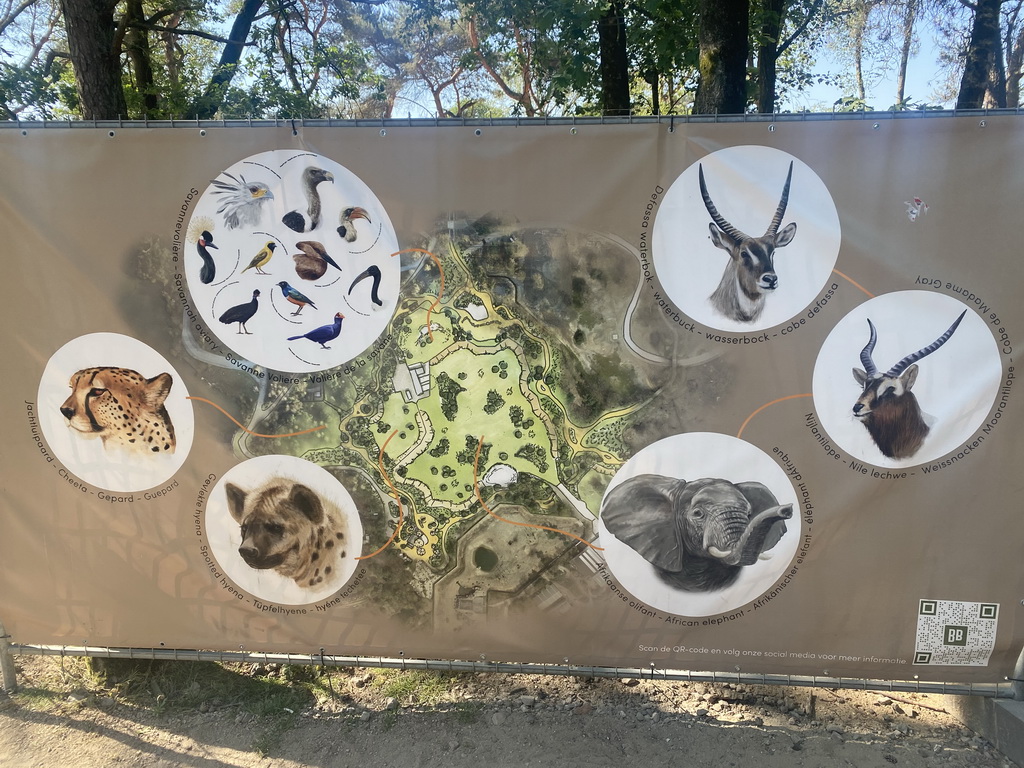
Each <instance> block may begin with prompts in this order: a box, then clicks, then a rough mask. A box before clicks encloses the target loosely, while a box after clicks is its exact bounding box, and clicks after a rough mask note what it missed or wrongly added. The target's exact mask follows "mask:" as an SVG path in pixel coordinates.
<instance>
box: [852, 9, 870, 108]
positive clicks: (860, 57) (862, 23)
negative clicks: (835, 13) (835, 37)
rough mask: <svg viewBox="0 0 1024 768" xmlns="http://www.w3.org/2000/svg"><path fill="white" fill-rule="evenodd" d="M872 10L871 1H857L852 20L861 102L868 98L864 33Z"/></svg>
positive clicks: (855, 69) (856, 72)
mask: <svg viewBox="0 0 1024 768" xmlns="http://www.w3.org/2000/svg"><path fill="white" fill-rule="evenodd" d="M870 12H871V4H870V3H867V2H860V3H857V6H856V8H855V10H854V12H853V13H854V15H853V19H852V21H851V25H852V32H853V71H854V77H855V78H856V81H857V98H858V99H860V101H861V102H863V101H864V100H865V99H866V98H867V89H866V88H865V87H864V33H865V31H866V30H867V26H868V14H869V13H870Z"/></svg>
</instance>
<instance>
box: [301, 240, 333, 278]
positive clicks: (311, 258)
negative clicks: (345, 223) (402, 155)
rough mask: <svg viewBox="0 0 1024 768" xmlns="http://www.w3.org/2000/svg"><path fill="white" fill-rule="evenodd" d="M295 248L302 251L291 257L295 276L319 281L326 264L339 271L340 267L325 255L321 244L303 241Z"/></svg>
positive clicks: (325, 250) (325, 269)
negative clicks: (293, 262)
mask: <svg viewBox="0 0 1024 768" xmlns="http://www.w3.org/2000/svg"><path fill="white" fill-rule="evenodd" d="M295 247H296V248H298V249H299V250H300V251H302V253H296V254H294V255H293V256H292V259H294V260H295V274H297V275H298V276H299V277H301V278H302V279H303V280H319V279H320V278H321V277H323V276H324V272H326V271H327V265H328V264H330V265H331V266H332V267H334V268H335V269H337V270H338V271H341V267H339V266H338V264H337V262H336V261H335V260H334V259H332V258H331V255H330V254H329V253H327V249H326V248H324V244H323V243H318V242H316V241H315V240H303V241H302V242H301V243H296V244H295Z"/></svg>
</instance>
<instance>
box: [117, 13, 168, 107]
mask: <svg viewBox="0 0 1024 768" xmlns="http://www.w3.org/2000/svg"><path fill="white" fill-rule="evenodd" d="M124 15H125V19H124V21H125V24H126V25H127V27H128V29H127V31H126V32H125V36H124V41H125V53H127V54H128V60H129V61H131V64H132V72H133V73H134V74H135V89H136V90H137V91H138V92H139V93H140V94H141V95H142V110H143V114H145V115H152V116H155V115H156V113H157V109H158V108H159V106H160V100H159V97H158V96H157V92H156V83H155V82H154V78H153V62H152V59H151V58H150V56H151V51H150V46H149V33H148V32H147V31H146V30H145V29H144V28H143V27H142V26H141V25H142V24H144V23H145V21H146V14H145V12H144V11H143V9H142V0H129V2H128V3H127V5H126V7H125V12H124Z"/></svg>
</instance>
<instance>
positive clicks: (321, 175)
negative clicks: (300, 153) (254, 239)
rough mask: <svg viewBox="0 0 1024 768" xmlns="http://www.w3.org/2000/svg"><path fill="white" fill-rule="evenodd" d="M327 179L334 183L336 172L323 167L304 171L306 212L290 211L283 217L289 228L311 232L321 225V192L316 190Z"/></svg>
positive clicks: (303, 187)
mask: <svg viewBox="0 0 1024 768" xmlns="http://www.w3.org/2000/svg"><path fill="white" fill-rule="evenodd" d="M325 181H330V182H332V183H333V181H334V174H332V173H331V172H330V171H325V170H324V169H323V168H313V167H309V168H307V169H306V170H304V171H303V172H302V190H303V192H305V194H306V213H302V211H289V212H288V213H286V214H285V215H284V217H283V218H282V219H281V222H282V223H283V224H284V225H285V226H286V227H288V229H291V230H294V231H295V232H309V231H311V230H314V229H316V228H317V227H318V226H319V225H320V193H319V192H317V191H316V187H317V185H318V184H321V183H323V182H325Z"/></svg>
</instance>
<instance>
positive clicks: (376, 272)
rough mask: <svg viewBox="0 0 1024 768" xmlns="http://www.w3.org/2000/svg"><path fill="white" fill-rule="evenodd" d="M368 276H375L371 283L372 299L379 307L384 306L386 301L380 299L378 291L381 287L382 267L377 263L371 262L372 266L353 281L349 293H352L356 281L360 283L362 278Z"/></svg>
mask: <svg viewBox="0 0 1024 768" xmlns="http://www.w3.org/2000/svg"><path fill="white" fill-rule="evenodd" d="M368 277H372V278H373V282H372V283H371V284H370V300H371V301H372V302H373V303H374V304H376V305H377V306H378V307H383V306H384V302H383V301H381V300H380V295H379V294H378V293H377V290H378V289H379V288H380V278H381V274H380V267H378V266H377V265H376V264H371V265H370V266H368V267H367V268H366V269H364V270H363V272H362V273H361V274H360V275H359V277H357V278H356V279H355V280H353V281H352V285H350V286H349V289H348V295H349V296H351V295H352V289H353V288H355V287H356V283H358V282H359V281H360V280H365V279H366V278H368Z"/></svg>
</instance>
